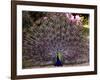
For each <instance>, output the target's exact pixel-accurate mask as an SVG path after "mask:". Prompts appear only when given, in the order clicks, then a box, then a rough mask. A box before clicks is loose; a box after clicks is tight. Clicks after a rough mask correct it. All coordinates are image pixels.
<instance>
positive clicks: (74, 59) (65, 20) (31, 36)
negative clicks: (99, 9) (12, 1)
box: [22, 11, 89, 68]
mask: <svg viewBox="0 0 100 80" xmlns="http://www.w3.org/2000/svg"><path fill="white" fill-rule="evenodd" d="M22 23H23V25H22V26H23V28H22V32H23V38H22V48H23V49H22V64H23V65H22V66H23V68H29V67H44V66H67V65H71V64H77V65H78V64H79V65H80V64H86V63H89V39H88V38H87V36H86V35H84V34H83V29H84V27H83V24H82V21H81V18H80V16H79V14H78V15H76V16H73V14H72V13H67V12H66V13H61V12H34V11H22Z"/></svg>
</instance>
